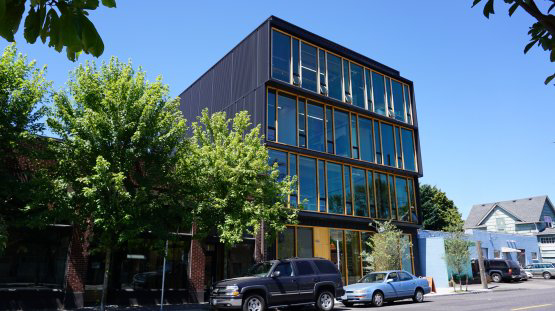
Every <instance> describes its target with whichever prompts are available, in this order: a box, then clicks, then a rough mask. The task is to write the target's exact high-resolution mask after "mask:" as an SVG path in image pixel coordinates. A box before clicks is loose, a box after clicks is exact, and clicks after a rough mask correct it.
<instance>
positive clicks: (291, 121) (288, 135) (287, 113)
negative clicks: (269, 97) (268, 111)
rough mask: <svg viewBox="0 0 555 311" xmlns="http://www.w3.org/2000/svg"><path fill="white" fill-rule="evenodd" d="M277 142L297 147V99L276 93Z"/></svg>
mask: <svg viewBox="0 0 555 311" xmlns="http://www.w3.org/2000/svg"><path fill="white" fill-rule="evenodd" d="M278 142H280V143H284V144H288V145H292V146H296V145H297V99H296V98H295V97H294V96H289V95H286V94H283V93H278Z"/></svg>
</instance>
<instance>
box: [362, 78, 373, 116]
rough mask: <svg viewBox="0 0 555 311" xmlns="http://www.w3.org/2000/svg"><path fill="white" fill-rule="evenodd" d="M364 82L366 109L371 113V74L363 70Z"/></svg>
mask: <svg viewBox="0 0 555 311" xmlns="http://www.w3.org/2000/svg"><path fill="white" fill-rule="evenodd" d="M364 80H365V81H366V103H367V106H366V109H368V110H370V111H373V109H374V108H373V103H372V74H371V72H370V70H368V69H365V70H364Z"/></svg>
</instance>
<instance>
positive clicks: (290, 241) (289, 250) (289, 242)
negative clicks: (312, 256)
mask: <svg viewBox="0 0 555 311" xmlns="http://www.w3.org/2000/svg"><path fill="white" fill-rule="evenodd" d="M277 256H278V257H277V258H278V259H283V258H292V257H295V228H293V227H288V228H287V229H285V230H284V231H283V232H282V233H280V234H279V236H278V254H277Z"/></svg>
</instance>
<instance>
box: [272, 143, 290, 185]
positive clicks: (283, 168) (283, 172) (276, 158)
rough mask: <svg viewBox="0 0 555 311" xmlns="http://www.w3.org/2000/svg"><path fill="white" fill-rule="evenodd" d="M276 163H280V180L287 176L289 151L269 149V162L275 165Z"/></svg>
mask: <svg viewBox="0 0 555 311" xmlns="http://www.w3.org/2000/svg"><path fill="white" fill-rule="evenodd" d="M274 163H277V164H278V170H279V179H278V180H279V181H282V180H283V179H284V178H285V176H287V153H285V152H283V151H277V150H274V149H268V164H270V165H271V166H274Z"/></svg>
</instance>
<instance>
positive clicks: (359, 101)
mask: <svg viewBox="0 0 555 311" xmlns="http://www.w3.org/2000/svg"><path fill="white" fill-rule="evenodd" d="M351 84H352V88H353V94H352V95H353V105H355V106H357V107H360V108H365V107H366V104H365V103H364V71H363V69H362V67H361V66H359V65H356V64H353V63H351Z"/></svg>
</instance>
